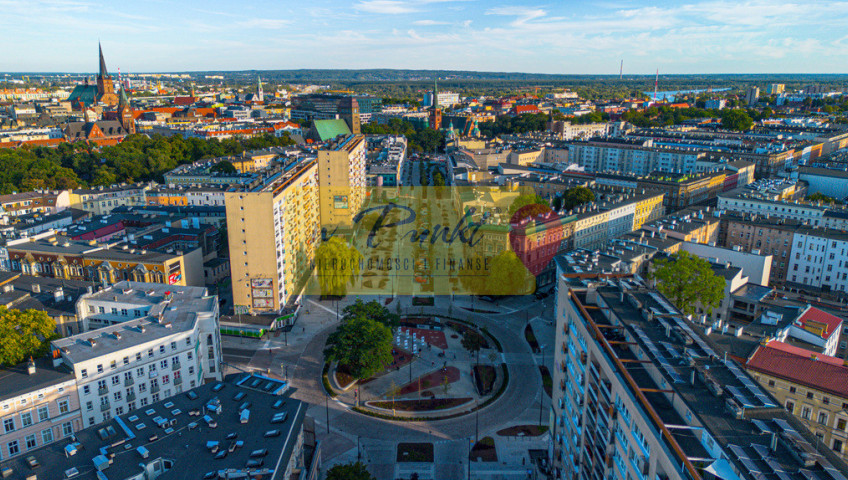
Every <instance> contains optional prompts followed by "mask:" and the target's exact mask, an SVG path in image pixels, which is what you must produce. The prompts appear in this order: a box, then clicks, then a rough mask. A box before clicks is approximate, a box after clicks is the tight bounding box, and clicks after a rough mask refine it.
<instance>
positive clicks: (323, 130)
mask: <svg viewBox="0 0 848 480" xmlns="http://www.w3.org/2000/svg"><path fill="white" fill-rule="evenodd" d="M314 123H315V131H316V132H318V137H319V138H320V139H321V141H322V142H324V141H327V140H330V139H331V138H336V137H338V136H339V135H350V129H349V128H348V127H347V122H345V121H344V120H343V119H341V118H336V119H333V120H315V121H314Z"/></svg>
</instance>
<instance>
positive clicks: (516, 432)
mask: <svg viewBox="0 0 848 480" xmlns="http://www.w3.org/2000/svg"><path fill="white" fill-rule="evenodd" d="M547 431H548V427H547V425H516V426H514V427H509V428H504V429H503V430H498V435H500V436H502V437H539V436H541V435H544V434H545V433H546V432H547Z"/></svg>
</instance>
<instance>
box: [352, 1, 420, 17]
mask: <svg viewBox="0 0 848 480" xmlns="http://www.w3.org/2000/svg"><path fill="white" fill-rule="evenodd" d="M353 8H355V9H357V10H360V11H363V12H369V13H381V14H384V15H401V14H404V13H413V12H417V11H418V9H416V8H415V7H413V6H412V5H411V4H409V3H407V2H401V1H399V0H363V1H361V2H359V3H357V4H356V5H354V7H353Z"/></svg>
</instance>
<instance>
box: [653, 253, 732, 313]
mask: <svg viewBox="0 0 848 480" xmlns="http://www.w3.org/2000/svg"><path fill="white" fill-rule="evenodd" d="M654 265H655V266H656V268H655V269H654V270H653V272H650V273H649V277H650V278H651V279H653V280H655V282H656V288H657V290H659V292H660V293H662V294H663V295H665V296H666V297H667V298H668V299H669V300H671V301H672V303H674V305H675V306H676V307H677V308H678V309H679V310H680V311H682V312H683V313H684V314H687V315H694V314H695V313H696V307H700V308H701V310H703V311H706V312H708V313H710V314H712V311H713V309H714V308H716V307H718V306H719V304H720V303H721V300H722V298H724V286H725V281H724V279H723V278H722V277H720V276H718V275H716V274H715V272H713V269H712V267H711V266H710V262H708V261H706V260H704V259H702V258H698V257H696V256H694V255H692V254H690V253H689V252H685V251H681V252H678V253H675V254H674V255H672V256H671V257H669V258H663V259H659V260H657V261H655V262H654Z"/></svg>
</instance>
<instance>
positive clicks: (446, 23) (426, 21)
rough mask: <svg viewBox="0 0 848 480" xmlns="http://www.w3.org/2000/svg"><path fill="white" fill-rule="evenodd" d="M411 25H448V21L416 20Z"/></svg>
mask: <svg viewBox="0 0 848 480" xmlns="http://www.w3.org/2000/svg"><path fill="white" fill-rule="evenodd" d="M412 24H413V25H422V26H431V25H450V22H439V21H436V20H416V21H414V22H412Z"/></svg>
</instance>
